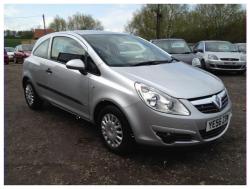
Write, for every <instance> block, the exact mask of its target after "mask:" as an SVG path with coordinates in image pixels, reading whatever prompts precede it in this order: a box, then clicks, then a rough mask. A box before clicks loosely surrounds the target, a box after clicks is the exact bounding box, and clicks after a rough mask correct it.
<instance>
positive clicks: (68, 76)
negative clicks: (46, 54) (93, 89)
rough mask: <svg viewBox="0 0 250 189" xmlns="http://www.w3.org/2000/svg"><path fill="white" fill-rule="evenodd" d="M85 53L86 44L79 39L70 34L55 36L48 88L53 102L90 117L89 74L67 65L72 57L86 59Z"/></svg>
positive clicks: (49, 62)
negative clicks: (71, 68)
mask: <svg viewBox="0 0 250 189" xmlns="http://www.w3.org/2000/svg"><path fill="white" fill-rule="evenodd" d="M62 55H63V56H62ZM85 55H86V50H85V46H84V44H81V42H80V41H78V40H77V39H75V38H73V37H69V36H57V37H53V38H52V45H51V53H50V60H49V61H48V68H47V70H49V72H50V73H49V76H50V77H49V79H48V85H47V90H48V91H49V99H50V101H51V102H54V103H55V104H56V105H58V106H60V107H62V108H64V109H66V110H68V111H71V112H73V113H76V114H78V115H80V116H83V117H84V118H87V119H88V118H89V94H88V93H89V75H83V74H82V73H80V72H79V71H77V70H70V69H67V68H66V65H65V64H66V62H67V61H69V60H70V59H79V58H80V59H83V60H84V57H85Z"/></svg>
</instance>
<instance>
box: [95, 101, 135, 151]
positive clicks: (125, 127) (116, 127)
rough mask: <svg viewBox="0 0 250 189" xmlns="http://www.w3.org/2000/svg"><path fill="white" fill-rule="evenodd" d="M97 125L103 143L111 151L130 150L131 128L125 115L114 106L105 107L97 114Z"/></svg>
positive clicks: (131, 141) (132, 140)
mask: <svg viewBox="0 0 250 189" xmlns="http://www.w3.org/2000/svg"><path fill="white" fill-rule="evenodd" d="M98 125H99V128H100V133H101V137H102V139H103V142H104V144H105V145H106V146H107V147H108V149H110V150H111V151H113V152H115V153H118V154H124V153H128V152H129V151H131V150H132V143H133V142H134V139H133V137H132V130H131V128H130V125H129V123H128V121H127V119H126V117H125V115H124V114H123V113H122V112H121V111H120V110H119V109H118V108H117V107H115V106H112V105H109V106H107V107H105V108H104V109H103V110H102V111H101V112H100V114H99V118H98Z"/></svg>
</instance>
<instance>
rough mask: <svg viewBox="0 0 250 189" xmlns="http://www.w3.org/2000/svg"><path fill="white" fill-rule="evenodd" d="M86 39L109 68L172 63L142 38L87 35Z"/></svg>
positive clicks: (117, 35) (167, 56) (116, 35)
mask: <svg viewBox="0 0 250 189" xmlns="http://www.w3.org/2000/svg"><path fill="white" fill-rule="evenodd" d="M83 37H84V39H85V40H86V41H87V42H88V43H89V44H90V45H91V46H92V47H93V49H94V50H95V51H96V53H97V54H98V55H99V56H100V57H101V58H102V60H103V61H104V62H105V63H106V64H108V65H109V66H133V65H135V64H138V63H141V62H149V61H165V60H166V61H170V60H171V57H170V56H169V55H168V54H167V53H165V52H163V51H161V50H160V49H158V48H156V47H155V46H154V45H152V44H151V43H150V42H147V41H145V40H143V39H141V38H138V37H135V36H131V35H125V34H124V35H123V34H87V35H84V36H83Z"/></svg>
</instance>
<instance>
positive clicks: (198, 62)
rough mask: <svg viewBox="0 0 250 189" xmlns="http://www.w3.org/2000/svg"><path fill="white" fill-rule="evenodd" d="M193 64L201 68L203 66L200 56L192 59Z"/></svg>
mask: <svg viewBox="0 0 250 189" xmlns="http://www.w3.org/2000/svg"><path fill="white" fill-rule="evenodd" d="M192 66H194V67H198V68H200V67H201V61H200V59H199V58H194V59H193V60H192Z"/></svg>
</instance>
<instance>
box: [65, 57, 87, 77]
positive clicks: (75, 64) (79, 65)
mask: <svg viewBox="0 0 250 189" xmlns="http://www.w3.org/2000/svg"><path fill="white" fill-rule="evenodd" d="M66 67H67V68H68V69H71V70H78V71H79V72H81V73H82V74H84V75H86V74H87V71H86V66H85V63H84V62H83V61H82V60H81V59H73V60H70V61H68V62H67V63H66Z"/></svg>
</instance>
